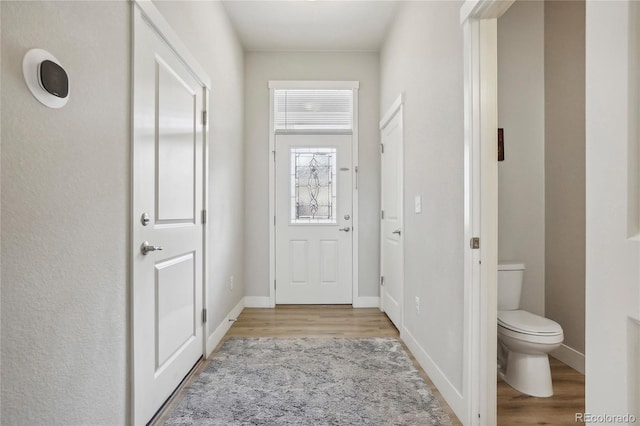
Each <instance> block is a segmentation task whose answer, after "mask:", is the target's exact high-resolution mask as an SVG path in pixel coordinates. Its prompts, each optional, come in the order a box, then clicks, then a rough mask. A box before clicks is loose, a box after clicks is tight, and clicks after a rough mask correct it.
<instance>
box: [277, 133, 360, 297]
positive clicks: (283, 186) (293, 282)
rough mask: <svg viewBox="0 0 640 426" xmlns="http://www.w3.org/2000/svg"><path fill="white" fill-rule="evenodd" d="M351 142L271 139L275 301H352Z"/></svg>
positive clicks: (333, 138) (316, 138)
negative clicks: (274, 190)
mask: <svg viewBox="0 0 640 426" xmlns="http://www.w3.org/2000/svg"><path fill="white" fill-rule="evenodd" d="M351 138H352V137H351V135H277V136H276V155H275V161H276V167H275V169H276V303H279V304H287V303H289V304H341V303H344V304H347V303H352V298H353V296H352V291H353V289H352V268H353V259H352V241H353V240H352V235H353V220H352V217H351V214H352V182H353V171H352V170H351V167H352V166H351Z"/></svg>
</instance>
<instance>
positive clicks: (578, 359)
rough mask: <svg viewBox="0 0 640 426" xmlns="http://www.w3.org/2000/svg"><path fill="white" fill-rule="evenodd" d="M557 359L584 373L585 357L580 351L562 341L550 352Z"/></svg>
mask: <svg viewBox="0 0 640 426" xmlns="http://www.w3.org/2000/svg"><path fill="white" fill-rule="evenodd" d="M550 355H551V356H552V357H554V358H555V359H557V360H558V361H562V362H564V363H565V364H567V365H568V366H569V367H571V368H573V369H574V370H576V371H578V372H580V373H582V374H585V373H584V372H585V368H584V366H585V358H584V354H583V353H582V352H578V351H576V350H575V349H573V348H571V347H569V346H567V345H565V344H564V343H563V344H562V345H561V346H560V347H559V348H558V349H556V350H555V351H553V352H551V354H550Z"/></svg>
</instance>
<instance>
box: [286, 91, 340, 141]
mask: <svg viewBox="0 0 640 426" xmlns="http://www.w3.org/2000/svg"><path fill="white" fill-rule="evenodd" d="M274 103H275V105H274V107H275V108H274V129H275V130H276V131H286V130H323V131H326V130H334V131H352V130H353V90H343V89H338V90H333V89H314V90H308V89H276V90H274Z"/></svg>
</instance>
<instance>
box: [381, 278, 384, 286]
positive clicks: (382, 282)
mask: <svg viewBox="0 0 640 426" xmlns="http://www.w3.org/2000/svg"><path fill="white" fill-rule="evenodd" d="M380 285H382V286H383V285H384V277H380Z"/></svg>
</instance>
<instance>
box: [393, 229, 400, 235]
mask: <svg viewBox="0 0 640 426" xmlns="http://www.w3.org/2000/svg"><path fill="white" fill-rule="evenodd" d="M392 234H398V235H400V234H401V232H400V229H396V230H395V231H393V232H392Z"/></svg>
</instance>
